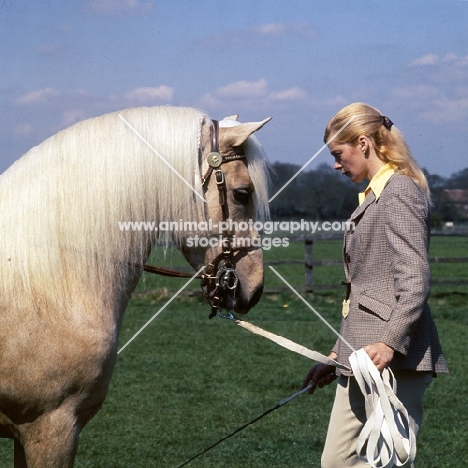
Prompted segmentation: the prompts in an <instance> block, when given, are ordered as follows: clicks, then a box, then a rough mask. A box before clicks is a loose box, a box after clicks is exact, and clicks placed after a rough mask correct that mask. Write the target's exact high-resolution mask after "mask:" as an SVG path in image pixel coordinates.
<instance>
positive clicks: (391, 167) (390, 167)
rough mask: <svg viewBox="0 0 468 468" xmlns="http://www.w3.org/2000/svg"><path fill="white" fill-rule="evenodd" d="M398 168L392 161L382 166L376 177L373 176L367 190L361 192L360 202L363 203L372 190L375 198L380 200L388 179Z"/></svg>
mask: <svg viewBox="0 0 468 468" xmlns="http://www.w3.org/2000/svg"><path fill="white" fill-rule="evenodd" d="M396 169H397V166H396V165H395V164H392V163H387V164H385V165H384V166H382V167H381V168H380V169H379V170H378V171H377V173H376V174H375V175H374V177H372V179H371V181H370V182H369V185H368V186H367V188H366V190H364V192H361V193H360V194H359V195H358V197H359V204H360V205H362V203H363V201H364V200H365V198H366V197H367V195H368V194H369V192H370V191H371V190H372V191H373V192H374V195H375V199H376V200H378V198H379V197H380V194H381V193H382V191H383V189H384V187H385V185H386V183H387V182H388V179H390V177H392V175H393V174H394V173H395V170H396Z"/></svg>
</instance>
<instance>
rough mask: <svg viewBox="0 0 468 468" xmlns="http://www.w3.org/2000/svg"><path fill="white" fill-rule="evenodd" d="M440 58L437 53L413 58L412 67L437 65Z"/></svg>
mask: <svg viewBox="0 0 468 468" xmlns="http://www.w3.org/2000/svg"><path fill="white" fill-rule="evenodd" d="M438 60H439V56H438V55H437V54H426V55H423V56H422V57H419V58H417V59H416V60H413V61H412V62H411V63H410V67H424V66H427V65H435V64H436V63H437V62H438Z"/></svg>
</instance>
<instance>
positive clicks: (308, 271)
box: [304, 237, 314, 291]
mask: <svg viewBox="0 0 468 468" xmlns="http://www.w3.org/2000/svg"><path fill="white" fill-rule="evenodd" d="M304 243H305V285H306V291H309V290H312V282H313V279H314V265H313V263H312V246H313V244H314V241H313V240H312V239H310V238H308V237H304Z"/></svg>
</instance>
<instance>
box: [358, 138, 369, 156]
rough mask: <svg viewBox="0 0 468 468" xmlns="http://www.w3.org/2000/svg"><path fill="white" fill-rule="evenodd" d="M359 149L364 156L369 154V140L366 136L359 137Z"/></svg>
mask: <svg viewBox="0 0 468 468" xmlns="http://www.w3.org/2000/svg"><path fill="white" fill-rule="evenodd" d="M358 147H359V149H360V150H361V151H362V152H363V153H364V154H366V153H367V150H368V149H369V140H368V138H367V137H366V136H365V135H361V136H360V137H359V139H358Z"/></svg>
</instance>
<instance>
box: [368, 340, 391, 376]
mask: <svg viewBox="0 0 468 468" xmlns="http://www.w3.org/2000/svg"><path fill="white" fill-rule="evenodd" d="M364 351H365V352H366V353H367V354H368V355H369V357H370V358H371V360H372V362H373V363H374V365H375V367H377V369H378V370H379V372H382V371H383V370H384V369H385V368H386V367H387V366H388V365H389V364H390V362H391V361H392V359H393V355H394V354H395V351H394V350H393V348H391V347H390V346H387V345H386V344H385V343H382V342H380V341H379V342H377V343H374V344H371V345H368V346H366V347H365V348H364Z"/></svg>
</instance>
